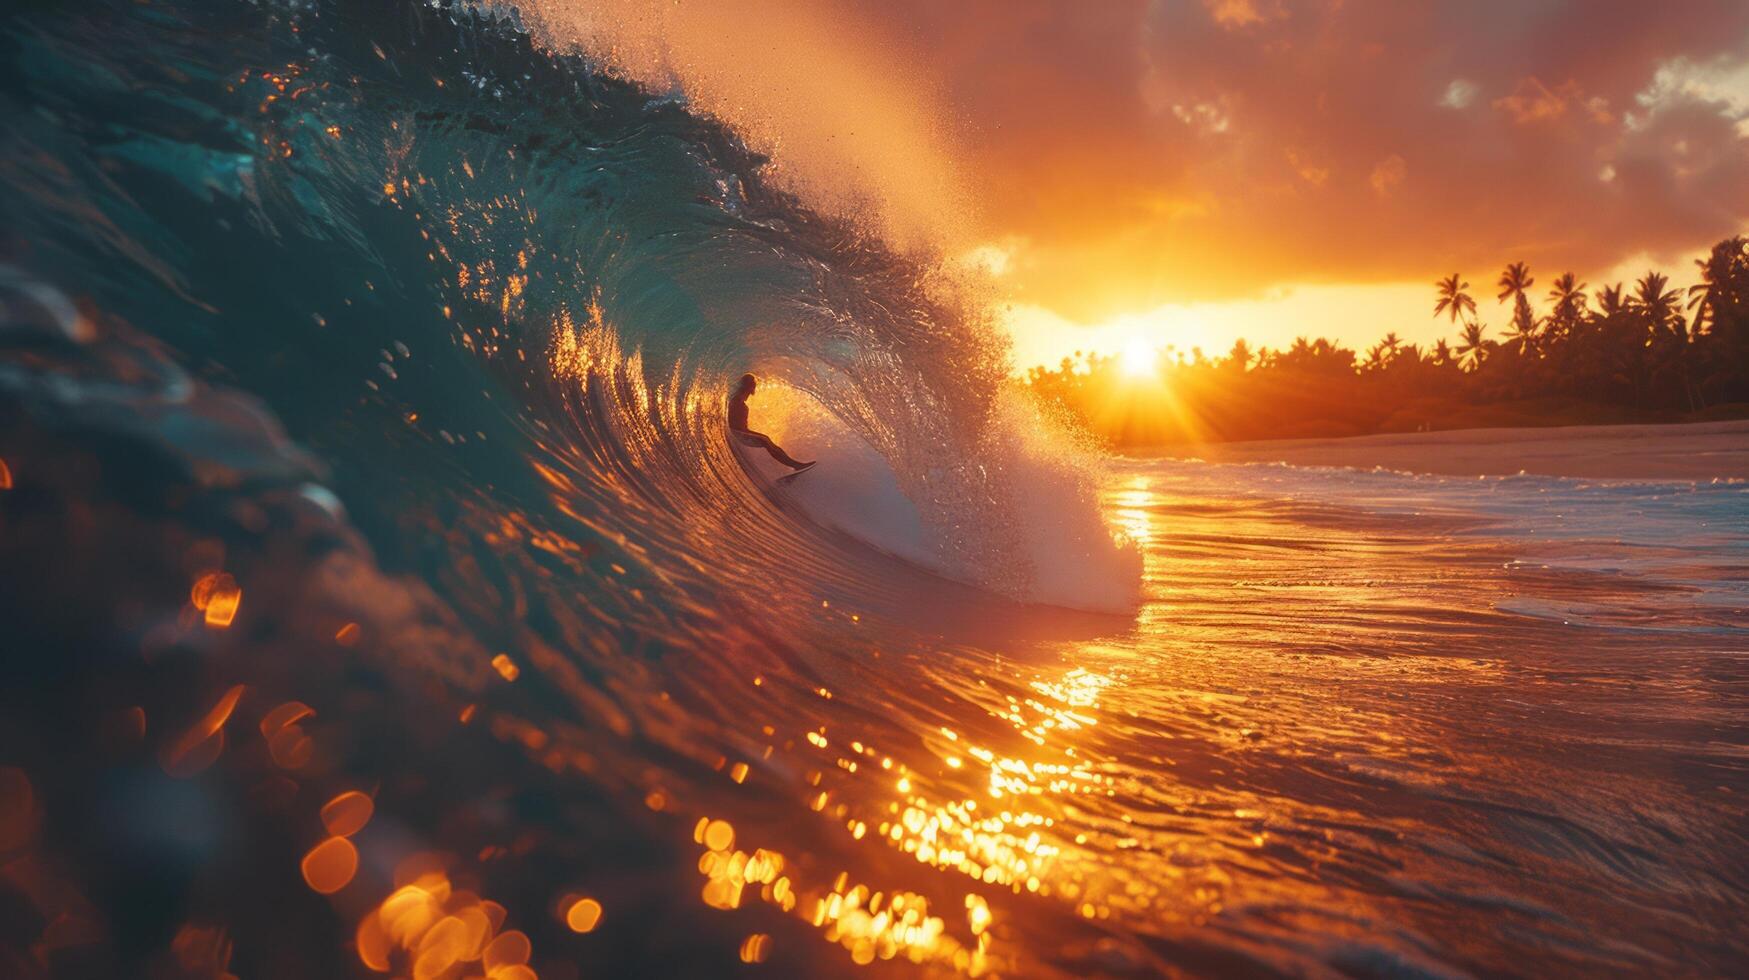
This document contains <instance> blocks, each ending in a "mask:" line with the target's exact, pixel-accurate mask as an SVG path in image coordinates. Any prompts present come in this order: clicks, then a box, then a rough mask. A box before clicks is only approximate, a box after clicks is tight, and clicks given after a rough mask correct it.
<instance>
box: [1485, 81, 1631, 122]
mask: <svg viewBox="0 0 1749 980" xmlns="http://www.w3.org/2000/svg"><path fill="white" fill-rule="evenodd" d="M1494 108H1496V109H1499V110H1500V111H1502V112H1504V113H1506V114H1507V115H1508V116H1510V117H1511V118H1512V121H1513V122H1516V123H1518V124H1519V125H1521V126H1524V125H1529V124H1532V123H1540V122H1553V121H1555V120H1558V119H1562V118H1564V117H1565V116H1566V115H1567V110H1568V109H1569V108H1575V109H1577V110H1578V111H1580V112H1582V113H1584V114H1585V115H1586V116H1588V117H1590V119H1591V121H1592V122H1595V123H1597V124H1599V125H1604V126H1607V125H1609V124H1610V123H1612V122H1614V121H1615V116H1614V115H1613V114H1611V113H1610V111H1609V100H1608V99H1605V98H1602V97H1601V96H1591V97H1590V98H1587V97H1586V96H1585V93H1584V90H1583V89H1581V88H1580V87H1579V84H1578V83H1577V82H1573V81H1568V82H1566V83H1565V84H1563V85H1562V86H1560V87H1559V88H1557V89H1551V88H1549V87H1548V86H1547V85H1544V84H1543V83H1542V81H1541V80H1540V79H1537V78H1535V77H1528V78H1522V79H1520V80H1519V82H1518V87H1517V88H1516V89H1514V90H1513V92H1512V94H1511V95H1504V96H1501V97H1500V98H1498V99H1495V100H1494Z"/></svg>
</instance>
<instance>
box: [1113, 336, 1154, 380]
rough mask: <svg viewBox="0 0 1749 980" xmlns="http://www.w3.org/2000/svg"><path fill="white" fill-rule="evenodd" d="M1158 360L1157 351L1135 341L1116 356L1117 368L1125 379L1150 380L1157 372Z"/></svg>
mask: <svg viewBox="0 0 1749 980" xmlns="http://www.w3.org/2000/svg"><path fill="white" fill-rule="evenodd" d="M1159 359H1160V352H1159V350H1158V349H1156V348H1154V347H1151V346H1149V345H1148V344H1145V343H1143V342H1142V341H1139V340H1136V341H1131V342H1130V343H1129V344H1128V345H1126V346H1125V347H1124V349H1123V351H1122V352H1120V353H1119V354H1118V366H1119V367H1120V368H1121V369H1122V370H1123V375H1124V377H1126V378H1136V379H1141V378H1152V377H1154V375H1155V374H1156V372H1157V370H1158V365H1159Z"/></svg>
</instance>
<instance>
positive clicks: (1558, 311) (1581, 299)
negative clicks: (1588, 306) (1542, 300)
mask: <svg viewBox="0 0 1749 980" xmlns="http://www.w3.org/2000/svg"><path fill="white" fill-rule="evenodd" d="M1586 285H1587V284H1586V283H1582V282H1580V281H1579V277H1578V276H1575V275H1573V274H1572V273H1571V272H1563V273H1561V275H1560V276H1559V277H1558V278H1556V279H1555V284H1554V286H1552V287H1550V289H1549V303H1550V304H1551V305H1552V307H1553V308H1552V309H1551V310H1550V311H1549V327H1550V328H1551V330H1552V331H1553V332H1554V333H1555V334H1556V335H1557V336H1562V337H1565V336H1567V335H1568V334H1571V333H1572V332H1573V328H1574V327H1575V326H1577V325H1578V323H1579V320H1580V319H1581V318H1582V317H1583V316H1584V315H1585V302H1586V300H1585V287H1586Z"/></svg>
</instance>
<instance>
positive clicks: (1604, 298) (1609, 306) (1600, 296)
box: [1597, 282, 1628, 317]
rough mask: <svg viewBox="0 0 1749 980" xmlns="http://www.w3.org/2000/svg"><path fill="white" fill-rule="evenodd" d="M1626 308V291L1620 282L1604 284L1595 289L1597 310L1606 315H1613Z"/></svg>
mask: <svg viewBox="0 0 1749 980" xmlns="http://www.w3.org/2000/svg"><path fill="white" fill-rule="evenodd" d="M1627 308H1628V299H1627V293H1626V292H1625V287H1623V286H1622V284H1621V283H1619V282H1618V283H1616V284H1615V285H1613V286H1604V287H1603V288H1601V289H1599V290H1598V291H1597V310H1598V312H1599V313H1602V314H1603V315H1604V316H1606V317H1610V316H1615V315H1616V314H1617V313H1620V312H1621V311H1623V310H1625V309H1627Z"/></svg>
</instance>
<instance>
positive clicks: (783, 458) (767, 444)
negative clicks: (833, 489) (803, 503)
mask: <svg viewBox="0 0 1749 980" xmlns="http://www.w3.org/2000/svg"><path fill="white" fill-rule="evenodd" d="M740 435H741V441H742V442H745V443H746V444H747V445H749V446H758V447H759V448H761V449H763V450H765V451H766V452H768V453H770V454H771V458H772V459H775V460H777V461H778V462H780V463H782V464H783V465H785V466H787V467H789V468H790V469H792V470H799V469H802V468H803V467H806V466H809V465H811V464H809V463H802V462H797V461H796V460H795V459H793V458H792V457H791V456H790V454H789V453H786V452H784V451H783V449H782V448H780V447H779V446H778V444H777V443H775V442H772V441H771V437H770V436H768V435H766V434H765V433H763V432H743V433H741V434H740Z"/></svg>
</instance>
